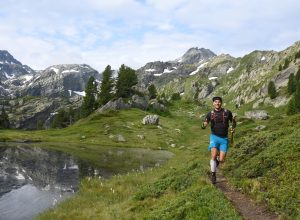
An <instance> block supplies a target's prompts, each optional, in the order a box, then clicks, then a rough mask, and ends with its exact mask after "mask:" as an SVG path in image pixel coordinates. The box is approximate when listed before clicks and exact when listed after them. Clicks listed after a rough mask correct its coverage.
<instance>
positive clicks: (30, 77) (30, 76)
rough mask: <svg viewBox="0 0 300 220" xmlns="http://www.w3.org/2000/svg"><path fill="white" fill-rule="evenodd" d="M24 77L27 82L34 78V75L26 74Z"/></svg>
mask: <svg viewBox="0 0 300 220" xmlns="http://www.w3.org/2000/svg"><path fill="white" fill-rule="evenodd" d="M24 78H25V82H28V81H30V80H31V79H32V78H33V75H25V76H24Z"/></svg>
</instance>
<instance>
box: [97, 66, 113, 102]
mask: <svg viewBox="0 0 300 220" xmlns="http://www.w3.org/2000/svg"><path fill="white" fill-rule="evenodd" d="M102 76H103V78H102V83H101V87H100V94H99V106H101V105H105V104H106V103H107V102H109V101H110V100H111V98H112V95H111V91H112V87H113V84H112V70H111V67H110V65H108V66H107V67H106V68H105V70H104V71H103V73H102Z"/></svg>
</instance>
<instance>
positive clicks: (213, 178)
mask: <svg viewBox="0 0 300 220" xmlns="http://www.w3.org/2000/svg"><path fill="white" fill-rule="evenodd" d="M210 152H211V160H210V169H211V182H212V184H215V183H216V181H217V177H216V171H217V162H216V160H217V155H218V149H217V148H216V147H212V148H211V150H210Z"/></svg>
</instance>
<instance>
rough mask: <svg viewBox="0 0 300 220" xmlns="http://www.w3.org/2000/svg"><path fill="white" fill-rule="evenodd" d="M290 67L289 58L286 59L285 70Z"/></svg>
mask: <svg viewBox="0 0 300 220" xmlns="http://www.w3.org/2000/svg"><path fill="white" fill-rule="evenodd" d="M289 65H290V60H289V59H288V58H286V59H285V60H284V64H283V67H282V68H283V69H286V68H288V67H289Z"/></svg>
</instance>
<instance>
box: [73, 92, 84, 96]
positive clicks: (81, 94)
mask: <svg viewBox="0 0 300 220" xmlns="http://www.w3.org/2000/svg"><path fill="white" fill-rule="evenodd" d="M73 92H74V93H76V94H77V95H80V96H85V91H82V92H80V91H73Z"/></svg>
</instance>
